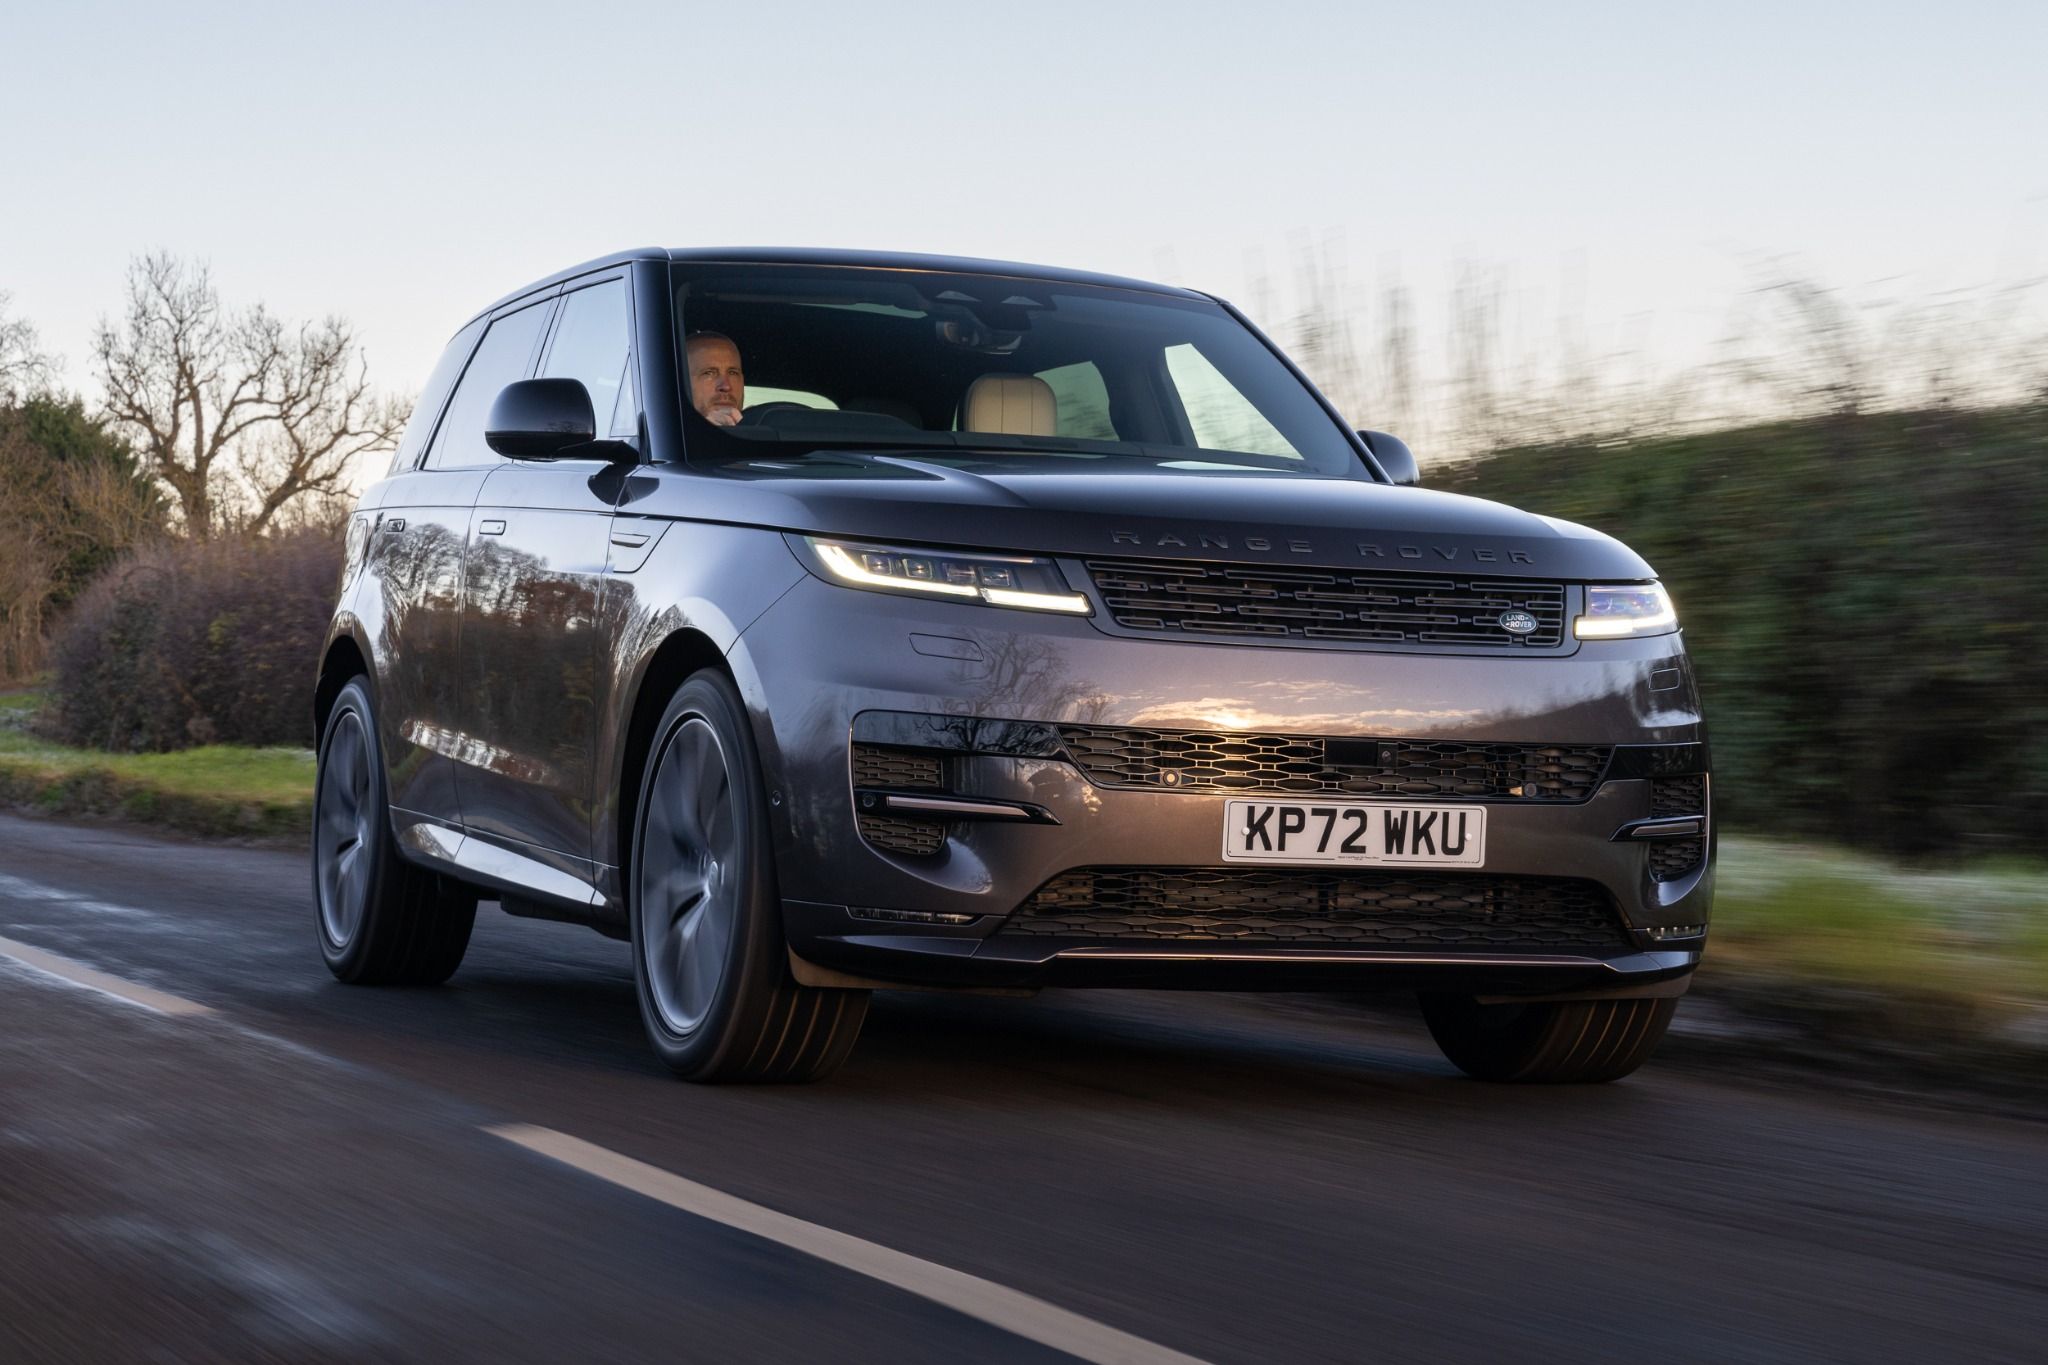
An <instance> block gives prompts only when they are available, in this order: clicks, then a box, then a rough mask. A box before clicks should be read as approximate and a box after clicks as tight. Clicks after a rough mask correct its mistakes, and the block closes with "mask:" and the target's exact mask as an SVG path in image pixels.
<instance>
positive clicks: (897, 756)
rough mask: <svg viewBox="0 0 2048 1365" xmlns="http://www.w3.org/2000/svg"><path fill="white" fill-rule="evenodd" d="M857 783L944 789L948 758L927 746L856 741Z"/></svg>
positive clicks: (859, 785)
mask: <svg viewBox="0 0 2048 1365" xmlns="http://www.w3.org/2000/svg"><path fill="white" fill-rule="evenodd" d="M853 785H854V786H856V787H888V788H906V789H907V788H918V789H926V790H941V789H943V788H944V787H945V785H946V773H945V759H944V758H942V757H941V756H940V755H938V754H935V753H929V752H927V751H925V750H923V749H896V748H891V747H889V746H888V745H884V744H856V745H854V746H853Z"/></svg>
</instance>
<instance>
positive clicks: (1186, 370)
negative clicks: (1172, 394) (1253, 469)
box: [1166, 342, 1301, 460]
mask: <svg viewBox="0 0 2048 1365" xmlns="http://www.w3.org/2000/svg"><path fill="white" fill-rule="evenodd" d="M1166 372H1167V373H1168V374H1169V375H1171V376H1172V377H1173V387H1174V389H1175V391H1176V394H1177V396H1178V397H1179V398H1180V405H1181V410H1182V411H1184V412H1185V413H1187V416H1188V425H1189V426H1190V427H1192V428H1193V429H1194V433H1195V444H1196V445H1198V446H1202V447H1204V448H1206V449H1209V450H1243V451H1248V452H1250V453H1251V454H1254V455H1274V456H1278V457H1280V458H1282V459H1287V460H1298V459H1300V458H1301V452H1300V451H1298V450H1296V449H1295V448H1294V447H1293V446H1291V445H1289V444H1288V442H1287V438H1286V437H1285V436H1282V435H1281V434H1280V433H1279V432H1278V431H1275V430H1274V429H1273V424H1272V423H1271V422H1269V421H1267V420H1266V416H1265V414H1264V413H1262V412H1260V411H1259V410H1258V409H1257V408H1255V407H1253V406H1252V401H1251V400H1250V399H1249V398H1246V397H1245V396H1244V394H1243V393H1241V392H1240V391H1239V390H1238V388H1237V386H1236V385H1234V384H1232V383H1231V382H1230V381H1229V380H1228V379H1225V378H1224V377H1223V373H1222V371H1220V370H1218V369H1217V368H1216V367H1215V366H1214V365H1212V364H1210V363H1209V357H1207V356H1205V355H1203V354H1202V353H1201V352H1200V351H1198V350H1196V349H1195V348H1194V347H1193V346H1192V345H1190V344H1188V343H1186V342H1182V343H1181V344H1180V345H1178V346H1169V347H1167V348H1166Z"/></svg>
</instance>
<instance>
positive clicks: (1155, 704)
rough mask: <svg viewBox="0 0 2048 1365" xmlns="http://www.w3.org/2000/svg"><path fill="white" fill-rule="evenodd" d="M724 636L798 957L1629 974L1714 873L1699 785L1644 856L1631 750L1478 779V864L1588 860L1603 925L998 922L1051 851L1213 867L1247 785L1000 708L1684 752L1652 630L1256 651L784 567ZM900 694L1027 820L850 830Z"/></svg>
mask: <svg viewBox="0 0 2048 1365" xmlns="http://www.w3.org/2000/svg"><path fill="white" fill-rule="evenodd" d="M732 663H733V666H734V671H735V674H736V676H737V677H738V678H739V680H740V684H741V687H742V690H743V692H744V693H745V694H746V696H747V699H748V704H749V707H750V710H751V711H752V714H753V721H754V727H755V733H756V736H757V739H758V741H759V747H760V750H761V756H762V763H763V768H764V776H765V778H766V781H767V785H768V787H769V790H770V793H771V816H772V824H773V828H774V837H775V843H776V855H777V870H778V875H779V878H780V886H781V892H782V895H783V898H784V908H785V916H784V919H785V928H786V931H787V934H788V938H789V943H790V947H791V950H792V951H793V952H794V953H795V954H796V955H797V957H798V958H799V959H801V962H802V963H804V964H815V965H816V966H818V967H822V968H827V969H830V970H832V971H836V972H842V973H847V974H851V975H853V976H857V977H860V978H863V979H874V980H880V981H889V982H898V981H900V982H905V983H921V984H930V985H939V986H996V987H1030V986H1036V985H1062V984H1075V985H1093V984H1100V985H1147V986H1194V987H1202V988H1290V987H1292V988H1305V989H1323V988H1330V987H1333V986H1335V987H1349V988H1370V987H1378V986H1412V987H1416V988H1420V989H1440V990H1456V991H1471V992H1474V993H1479V994H1493V993H1498V994H1525V993H1572V992H1584V991H1592V992H1600V991H1616V992H1628V991H1640V990H1643V989H1645V988H1654V987H1655V986H1656V985H1657V984H1658V983H1669V982H1672V981H1675V980H1678V979H1680V978H1682V977H1684V975H1685V974H1686V973H1688V972H1689V971H1690V970H1691V969H1692V967H1693V966H1694V965H1695V964H1696V963H1697V961H1698V957H1699V949H1700V947H1701V946H1702V944H1703V930H1704V926H1705V925H1706V923H1707V921H1708V918H1709V913H1708V912H1709V906H1710V904H1711V900H1712V894H1713V890H1712V888H1713V835H1714V831H1713V827H1712V823H1711V819H1710V812H1709V811H1708V810H1706V809H1705V808H1704V807H1705V804H1706V803H1705V801H1704V799H1703V800H1702V802H1701V805H1702V807H1703V808H1702V810H1701V812H1700V814H1701V815H1702V816H1703V817H1709V818H1707V820H1706V824H1705V828H1704V831H1703V834H1702V836H1701V837H1702V839H1703V841H1704V844H1705V852H1704V856H1703V857H1702V858H1701V859H1700V860H1699V862H1698V864H1697V866H1696V867H1694V868H1693V869H1692V870H1691V871H1690V872H1688V873H1686V874H1684V875H1681V876H1677V877H1667V878H1666V879H1664V880H1659V878H1658V876H1657V875H1655V874H1654V873H1653V870H1652V867H1651V859H1650V846H1649V845H1648V844H1646V843H1645V842H1644V841H1642V840H1634V839H1630V838H1628V837H1626V834H1625V831H1627V830H1628V829H1629V828H1630V827H1632V826H1635V825H1638V824H1640V823H1641V822H1644V821H1648V820H1650V819H1651V818H1652V817H1653V816H1655V815H1659V814H1662V813H1663V812H1662V811H1661V810H1660V809H1658V808H1657V807H1655V806H1654V805H1653V802H1652V782H1651V780H1650V779H1649V778H1647V777H1616V778H1613V779H1611V780H1607V781H1604V782H1602V783H1600V784H1599V785H1598V787H1597V789H1595V790H1594V791H1593V792H1592V793H1591V795H1590V796H1588V797H1587V798H1586V799H1584V800H1577V801H1554V802H1533V801H1515V800H1503V801H1497V802H1493V803H1491V804H1490V805H1489V813H1488V817H1487V819H1488V828H1487V862H1486V868H1485V872H1486V873H1487V874H1488V875H1489V876H1504V877H1510V878H1516V877H1532V878H1570V879H1575V880H1578V881H1581V882H1587V883H1592V884H1595V885H1597V887H1598V888H1600V890H1601V891H1602V892H1603V893H1604V894H1605V895H1606V896H1607V897H1609V898H1611V901H1612V906H1613V914H1614V917H1615V919H1616V921H1617V923H1616V926H1615V934H1614V938H1613V941H1612V943H1611V945H1610V946H1608V947H1605V948H1601V949H1588V948H1583V947H1581V948H1578V949H1575V950H1573V951H1570V952H1537V953H1532V952H1527V951H1521V950H1515V951H1501V950H1497V949H1494V950H1489V949H1488V948H1487V947H1485V946H1484V945H1481V944H1472V945H1458V944H1451V945H1443V944H1433V945H1432V946H1431V947H1430V948H1429V949H1428V950H1426V951H1425V950H1420V949H1410V948H1400V949H1394V950H1388V949H1385V948H1346V947H1340V946H1330V945H1324V944H1318V945H1315V946H1300V945H1293V944H1276V943H1270V942H1233V941H1229V940H1227V939H1209V940H1204V941H1195V942H1178V941H1174V942H1161V941H1158V940H1156V939H1148V940H1146V941H1143V942H1129V943H1119V942H1104V941H1101V940H1100V939H1099V938H1090V939H1087V940H1062V939H1060V938H1057V937H1048V936H1045V935H1043V934H1032V935H1019V934H1015V933H1006V932H1004V931H1005V927H1006V925H1008V924H1009V923H1010V920H1011V917H1012V916H1013V914H1014V913H1015V912H1016V911H1017V910H1018V908H1019V906H1020V905H1022V904H1023V903H1024V902H1026V901H1027V900H1028V899H1029V898H1030V897H1032V896H1033V893H1035V892H1037V891H1038V890H1039V888H1041V887H1043V886H1045V885H1046V884H1047V883H1048V882H1050V881H1052V880H1053V879H1054V878H1055V877H1057V876H1059V875H1060V874H1061V873H1064V872H1068V871H1069V870H1071V869H1084V868H1101V869H1128V868H1155V869H1212V868H1221V867H1224V866H1225V864H1224V863H1223V862H1222V859H1221V836H1222V824H1223V807H1224V802H1225V801H1226V800H1227V799H1228V798H1229V797H1230V796H1233V795H1244V794H1245V793H1244V792H1242V791H1233V792H1229V793H1224V792H1208V791H1167V790H1133V789H1128V788H1124V787H1117V786H1109V785H1103V784H1100V783H1098V782H1093V781H1090V780H1089V778H1088V777H1087V776H1086V775H1085V774H1084V773H1083V771H1082V770H1081V768H1079V767H1077V766H1076V765H1075V764H1074V763H1072V762H1070V761H1068V758H1067V756H1066V755H1063V754H1060V753H1057V752H1048V751H1046V747H1045V745H1044V744H1043V743H1036V744H1034V743H1031V742H1012V740H1013V738H1014V736H1015V735H1016V734H1017V733H1020V732H1031V731H1036V732H1038V733H1040V734H1042V733H1043V727H1047V726H1057V725H1062V724H1066V725H1095V726H1134V727H1151V728H1155V729H1168V730H1175V729H1177V730H1194V731H1203V732H1209V733H1240V732H1264V733H1274V734H1286V735H1320V736H1345V737H1380V738H1386V739H1410V740H1443V741H1458V742H1474V743H1476V742H1490V743H1503V744H1507V743H1521V744H1542V745H1600V746H1636V745H1644V746H1648V745H1656V746H1683V745H1697V746H1699V748H1698V750H1697V752H1698V753H1699V754H1700V755H1701V756H1702V759H1703V756H1704V752H1705V748H1704V745H1705V734H1704V728H1703V724H1702V721H1701V717H1700V714H1699V710H1698V702H1697V698H1696V693H1695V690H1694V687H1693V683H1692V674H1691V668H1690V665H1689V663H1688V662H1687V660H1686V657H1685V653H1684V648H1683V645H1682V643H1681V640H1680V637H1679V636H1676V635H1670V636H1662V637H1656V638H1651V639H1646V640H1633V641H1613V642H1600V643H1597V644H1595V643H1588V644H1586V645H1584V646H1582V647H1581V648H1580V649H1579V650H1578V651H1577V652H1576V653H1574V654H1571V655H1569V656H1565V657H1544V658H1530V657H1505V656H1503V657H1489V656H1474V655H1470V654H1465V655H1444V656H1436V655H1417V654H1391V653H1375V652H1371V651H1365V650H1328V651H1321V650H1313V651H1312V650H1299V649H1291V650H1270V649H1259V648H1256V647H1250V646H1236V645H1220V644H1219V645H1212V644H1196V643H1189V642H1185V641H1152V640H1141V639H1131V638H1122V637H1112V636H1109V635H1107V634H1105V633H1104V632H1102V631H1099V630H1097V629H1095V628H1094V627H1093V626H1092V625H1091V624H1090V623H1089V622H1088V621H1086V620H1075V619H1070V618H1058V617H1040V616H1037V615H1035V614H1033V613H1028V612H1021V611H1001V610H994V609H989V608H982V607H970V606H959V605H955V604H951V603H945V602H924V601H907V600H905V599H901V598H896V597H891V596H887V595H882V594H875V593H865V592H859V591H855V590H852V589H846V588H840V587H836V586H833V585H829V584H825V583H822V582H818V581H815V580H806V581H804V582H802V583H799V584H798V585H797V586H796V588H794V589H793V590H792V591H791V592H790V593H789V594H788V595H787V596H785V597H784V598H782V599H781V601H779V602H778V603H777V604H776V606H775V607H774V608H773V609H771V610H770V611H769V612H767V613H766V614H765V615H764V616H763V617H762V618H761V619H760V620H759V621H757V622H755V623H754V625H753V626H752V627H750V628H749V629H748V631H747V632H746V634H745V635H744V636H743V637H742V639H741V640H740V641H739V643H738V645H737V646H736V647H735V649H734V651H733V653H732ZM917 717H924V718H938V719H937V722H936V723H930V722H927V723H926V724H925V725H924V727H923V728H924V730H925V731H926V736H925V738H924V739H923V740H921V741H920V742H923V743H931V744H940V745H946V746H948V747H949V748H950V750H951V753H952V755H953V756H952V757H951V759H950V760H949V766H948V770H947V771H948V774H949V776H948V785H949V787H950V788H951V789H952V790H953V791H954V792H955V793H956V794H958V795H963V796H973V797H977V798H983V799H987V800H990V801H996V802H1011V803H1017V804H1018V805H1021V806H1028V807H1030V808H1032V809H1033V810H1035V811H1037V812H1041V813H1042V814H1043V816H1044V817H1045V819H1044V820H1043V821H1042V822H1033V821H1018V822H973V821H963V822H958V823H952V824H949V825H948V826H947V827H946V838H945V840H944V843H943V846H942V847H940V848H939V849H938V851H937V852H935V853H931V854H926V855H909V854H904V853H901V852H895V851H891V850H889V849H886V848H881V847H877V846H876V845H875V844H873V843H871V842H869V841H868V840H867V839H865V838H863V836H862V834H861V831H860V829H859V827H858V824H857V817H856V808H855V783H854V779H853V775H852V771H851V767H850V758H849V754H850V748H851V745H852V743H853V741H854V738H855V734H856V728H857V726H858V727H859V729H860V732H861V733H862V734H864V735H870V736H872V735H875V734H878V733H879V734H887V733H889V732H890V728H891V727H892V726H894V727H895V728H896V730H898V731H901V730H902V728H903V726H904V725H905V724H906V723H908V722H909V721H911V720H914V718H917ZM991 721H1011V722H1025V723H1029V724H1025V725H1021V726H1001V725H990V724H988V722H991ZM913 728H915V727H913ZM1006 736H1007V737H1010V738H1006ZM1625 766H1626V765H1622V764H1616V765H1614V767H1613V768H1612V769H1611V771H1615V772H1620V771H1623V770H1624V769H1625ZM1700 786H1701V789H1702V791H1704V788H1705V783H1704V781H1702V782H1701V784H1700ZM1415 799H1422V800H1437V799H1440V798H1436V797H1419V798H1415ZM1618 836H1619V837H1618ZM1445 875H1450V874H1445Z"/></svg>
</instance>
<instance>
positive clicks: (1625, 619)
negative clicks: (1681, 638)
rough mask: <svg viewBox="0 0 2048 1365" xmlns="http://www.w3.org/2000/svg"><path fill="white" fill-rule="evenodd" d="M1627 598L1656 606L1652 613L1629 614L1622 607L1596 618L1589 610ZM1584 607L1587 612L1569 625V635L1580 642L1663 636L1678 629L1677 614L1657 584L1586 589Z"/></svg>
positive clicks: (1667, 596) (1661, 585) (1664, 592)
mask: <svg viewBox="0 0 2048 1365" xmlns="http://www.w3.org/2000/svg"><path fill="white" fill-rule="evenodd" d="M1629 596H1634V597H1641V598H1650V599H1652V600H1653V601H1654V602H1655V604H1656V606H1655V609H1654V610H1650V611H1646V612H1642V613H1641V614H1632V613H1631V612H1630V611H1629V610H1628V609H1627V608H1626V607H1624V609H1623V610H1621V611H1608V612H1604V613H1601V614H1598V615H1595V614H1594V612H1593V611H1592V610H1590V608H1592V607H1593V606H1594V603H1595V602H1603V601H1604V602H1606V603H1610V604H1611V603H1613V602H1614V601H1615V599H1617V598H1625V597H1629ZM1586 605H1587V607H1588V608H1589V610H1588V611H1587V613H1586V614H1585V615H1584V616H1580V617H1577V618H1575V619H1574V620H1573V621H1572V634H1573V635H1575V636H1577V637H1578V638H1579V639H1581V640H1621V639H1628V638H1631V637H1634V636H1638V635H1664V634H1668V633H1669V632H1671V631H1674V630H1677V629H1678V611H1677V609H1676V608H1674V607H1673V606H1672V605H1671V594H1669V593H1667V592H1666V591H1664V585H1663V584H1661V583H1650V584H1638V585H1632V586H1628V587H1611V588H1610V587H1600V588H1588V589H1586Z"/></svg>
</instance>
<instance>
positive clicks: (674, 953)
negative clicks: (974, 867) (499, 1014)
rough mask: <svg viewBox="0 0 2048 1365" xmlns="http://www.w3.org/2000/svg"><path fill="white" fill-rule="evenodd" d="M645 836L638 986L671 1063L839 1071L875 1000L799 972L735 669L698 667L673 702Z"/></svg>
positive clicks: (650, 774) (728, 1077) (642, 807)
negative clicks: (812, 982)
mask: <svg viewBox="0 0 2048 1365" xmlns="http://www.w3.org/2000/svg"><path fill="white" fill-rule="evenodd" d="M634 830H635V836H634V840H633V858H632V862H633V866H632V871H631V887H632V894H633V904H632V939H633V979H634V983H635V985H636V987H637V989H638V994H639V999H640V1018H641V1022H642V1023H643V1024H644V1025H645V1026H646V1028H647V1036H648V1039H649V1040H650V1041H651V1042H652V1043H653V1044H654V1049H655V1051H656V1052H657V1053H658V1054H659V1055H660V1056H661V1059H662V1061H663V1062H664V1063H666V1064H667V1065H668V1066H669V1068H670V1069H671V1070H673V1071H675V1072H676V1074H678V1075H680V1076H684V1077H687V1078H688V1079H690V1080H694V1081H813V1080H818V1079H821V1078H822V1077H824V1076H827V1075H829V1074H831V1072H832V1071H833V1070H834V1069H835V1068H836V1067H838V1065H839V1064H840V1062H842V1061H844V1060H845V1058H846V1054H847V1053H848V1052H849V1051H850V1050H851V1049H852V1047H853V1043H854V1039H855V1038H857V1037H858V1036H859V1034H860V1026H861V1022H862V1020H863V1019H865V1018H866V1017H867V1007H868V992H866V991H863V990H836V989H821V988H817V987H810V986H803V985H799V984H798V983H797V981H796V980H795V978H794V977H792V976H791V975H790V971H789V963H788V959H787V949H786V946H785V941H784V939H783V935H782V903H781V899H780V897H779V896H778V894H777V892H776V886H775V867H774V854H773V849H772V846H771V841H770V839H769V833H768V816H767V809H766V802H765V800H764V794H763V792H762V784H761V777H760V764H759V761H758V760H757V759H756V757H755V753H754V742H753V735H752V732H751V731H750V730H749V728H748V726H747V720H746V711H745V708H744V706H743V705H742V703H741V701H740V698H739V695H738V693H737V692H736V691H735V690H734V688H733V685H732V683H731V681H730V680H729V679H727V678H726V677H725V675H724V674H722V673H720V672H717V671H716V670H711V669H706V670H704V671H702V672H700V673H697V674H695V675H693V676H692V677H691V678H690V679H689V680H688V681H687V682H685V683H684V684H683V685H682V687H680V688H679V689H677V691H676V694H675V697H674V699H673V700H671V701H670V703H669V706H668V710H667V712H666V713H665V714H664V715H663V716H662V718H661V724H660V725H659V726H658V727H657V728H656V730H655V741H654V746H653V749H652V751H651V753H650V755H649V758H648V761H647V769H646V778H645V780H644V781H643V782H642V783H641V786H640V801H639V809H638V812H637V815H636V818H635V821H634Z"/></svg>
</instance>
